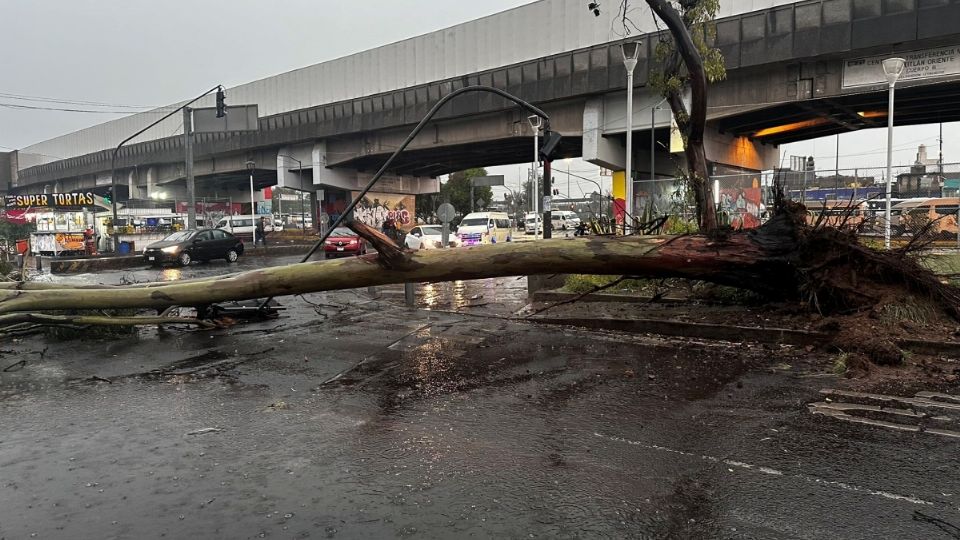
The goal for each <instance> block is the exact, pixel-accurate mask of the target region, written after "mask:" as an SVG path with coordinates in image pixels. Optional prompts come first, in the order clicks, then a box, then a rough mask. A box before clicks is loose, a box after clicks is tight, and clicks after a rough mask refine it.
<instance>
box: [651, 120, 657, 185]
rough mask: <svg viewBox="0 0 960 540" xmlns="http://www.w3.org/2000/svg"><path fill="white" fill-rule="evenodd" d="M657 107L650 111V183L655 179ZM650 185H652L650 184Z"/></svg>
mask: <svg viewBox="0 0 960 540" xmlns="http://www.w3.org/2000/svg"><path fill="white" fill-rule="evenodd" d="M656 142H657V107H656V106H654V107H652V108H651V109H650V181H651V182H652V181H654V180H656V178H657V173H656V170H657V147H656ZM651 185H652V184H651Z"/></svg>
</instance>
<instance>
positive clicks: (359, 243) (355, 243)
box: [323, 227, 367, 259]
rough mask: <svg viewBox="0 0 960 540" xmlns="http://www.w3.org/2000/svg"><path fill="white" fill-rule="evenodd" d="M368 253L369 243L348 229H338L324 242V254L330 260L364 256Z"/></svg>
mask: <svg viewBox="0 0 960 540" xmlns="http://www.w3.org/2000/svg"><path fill="white" fill-rule="evenodd" d="M366 252H367V243H366V242H365V241H364V240H363V238H360V237H359V236H357V233H355V232H353V231H351V230H350V229H348V228H346V227H337V228H336V229H334V230H333V231H332V232H331V233H330V236H329V237H328V238H327V239H326V240H325V241H324V242H323V254H324V255H325V256H326V258H328V259H331V258H333V257H349V256H351V255H364V254H365V253H366Z"/></svg>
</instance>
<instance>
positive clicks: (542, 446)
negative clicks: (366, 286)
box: [0, 258, 960, 539]
mask: <svg viewBox="0 0 960 540" xmlns="http://www.w3.org/2000/svg"><path fill="white" fill-rule="evenodd" d="M293 259H295V258H290V259H280V260H277V261H273V262H286V261H288V260H293ZM263 262H264V261H263V260H257V259H253V258H248V259H246V260H245V261H244V262H242V263H241V265H240V266H241V267H247V268H251V267H255V266H257V265H259V264H263ZM235 269H236V267H234V266H228V265H226V264H219V265H218V264H216V263H211V264H210V265H205V266H194V267H190V268H188V269H184V270H182V271H180V270H167V271H166V272H167V273H163V274H161V275H160V276H161V277H167V278H168V279H177V274H176V273H177V272H180V274H179V277H182V278H190V277H199V276H200V275H210V274H216V273H222V272H225V271H229V270H235ZM124 276H126V277H125V278H124ZM157 276H158V274H157V272H156V271H147V270H144V271H135V272H117V273H105V274H101V275H98V276H77V279H81V280H84V281H100V282H106V283H114V282H119V281H120V280H121V279H127V280H130V279H133V280H143V279H156V278H157ZM521 285H522V283H521ZM521 290H522V286H520V285H518V282H517V281H516V280H512V281H508V280H500V281H484V282H465V283H459V284H449V285H444V286H437V289H435V290H432V291H431V290H427V291H426V292H423V291H421V293H420V302H421V304H422V305H424V306H428V307H434V308H438V309H442V310H449V311H455V310H460V311H464V312H465V313H452V312H448V311H425V310H422V309H421V310H407V309H405V308H403V307H400V306H398V305H397V304H396V303H395V300H396V295H390V294H385V295H384V296H382V297H381V298H380V299H379V300H374V299H371V298H370V296H369V295H368V294H367V292H366V291H365V290H364V291H341V292H334V293H320V294H312V295H306V296H305V297H303V298H285V299H282V303H283V305H284V306H285V307H286V308H287V310H286V311H285V312H284V316H283V317H282V318H281V319H278V320H273V321H266V322H259V323H252V324H241V325H237V326H233V327H231V328H227V329H219V330H213V331H208V330H204V331H186V330H176V329H174V330H168V331H162V332H161V331H158V330H156V329H145V330H143V331H141V332H140V333H139V335H138V336H136V337H120V338H116V339H113V340H105V339H99V340H77V339H70V340H52V339H46V340H44V339H40V338H38V337H30V338H25V339H24V340H22V341H19V342H11V341H9V340H8V341H6V342H4V343H2V344H0V348H2V349H3V351H2V354H3V356H2V364H3V366H6V365H8V364H12V363H13V362H15V361H17V360H20V359H25V360H27V363H26V365H25V366H24V367H23V368H22V369H19V370H17V371H12V372H0V488H2V489H3V493H4V496H3V499H2V500H3V504H2V505H0V537H2V538H7V539H14V538H71V539H74V538H162V537H166V538H188V537H189V538H307V537H309V538H389V537H408V536H409V537H413V538H463V537H478V538H956V537H957V533H958V532H960V531H958V529H956V527H954V525H958V524H960V476H958V475H957V471H958V470H960V463H958V461H960V453H958V452H957V450H958V444H957V443H956V442H953V441H951V440H949V439H943V438H938V437H935V436H932V435H927V434H908V433H899V432H895V431H889V430H882V429H878V428H875V427H871V426H858V425H853V424H849V423H842V422H837V421H836V420H833V419H831V418H826V417H822V416H814V415H811V414H809V413H808V412H807V409H806V403H808V402H810V401H815V400H818V399H820V398H819V397H818V396H817V391H818V390H819V389H821V388H828V387H831V386H834V385H835V383H836V379H834V378H833V377H832V376H828V375H824V374H823V373H820V372H819V371H817V370H814V369H812V368H811V366H809V365H806V364H804V362H803V361H802V359H801V356H800V355H798V354H797V352H796V351H793V350H791V349H786V348H764V347H759V346H757V347H748V346H741V345H737V346H725V345H719V344H699V343H695V342H690V341H684V340H660V339H654V338H649V337H642V336H628V335H621V334H614V333H588V332H585V331H581V330H577V329H564V328H553V327H550V328H544V327H540V326H536V325H534V324H531V323H526V322H521V321H506V320H502V319H495V318H491V317H489V316H485V315H489V312H492V311H493V308H496V309H507V308H509V309H512V307H513V306H514V305H515V304H516V303H519V302H521V297H522V293H521ZM387 292H388V293H389V292H390V291H387ZM479 304H486V305H484V306H480V305H479ZM470 306H475V307H470ZM482 310H488V311H489V312H485V313H481V315H482V316H476V315H473V313H474V311H482Z"/></svg>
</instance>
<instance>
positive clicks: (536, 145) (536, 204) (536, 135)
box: [532, 128, 543, 240]
mask: <svg viewBox="0 0 960 540" xmlns="http://www.w3.org/2000/svg"><path fill="white" fill-rule="evenodd" d="M539 150H540V131H539V130H538V129H537V128H534V129H533V175H532V176H533V213H534V214H536V218H539V217H540V201H539V200H538V199H539V198H540V179H539V178H538V177H537V170H538V166H537V161H538V158H539V157H540V152H539ZM536 218H534V219H536ZM540 225H541V226H543V224H542V223H541V224H540ZM538 229H539V227H537V223H536V221H534V223H533V239H534V240H536V239H537V238H539V237H540V231H539V230H538Z"/></svg>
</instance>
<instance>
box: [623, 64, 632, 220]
mask: <svg viewBox="0 0 960 540" xmlns="http://www.w3.org/2000/svg"><path fill="white" fill-rule="evenodd" d="M624 180H625V181H626V183H627V186H626V188H627V200H626V204H625V205H624V208H625V210H626V214H627V215H626V216H624V217H623V234H627V219H629V218H628V216H633V67H632V66H631V67H628V68H627V170H626V171H625V175H624Z"/></svg>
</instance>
